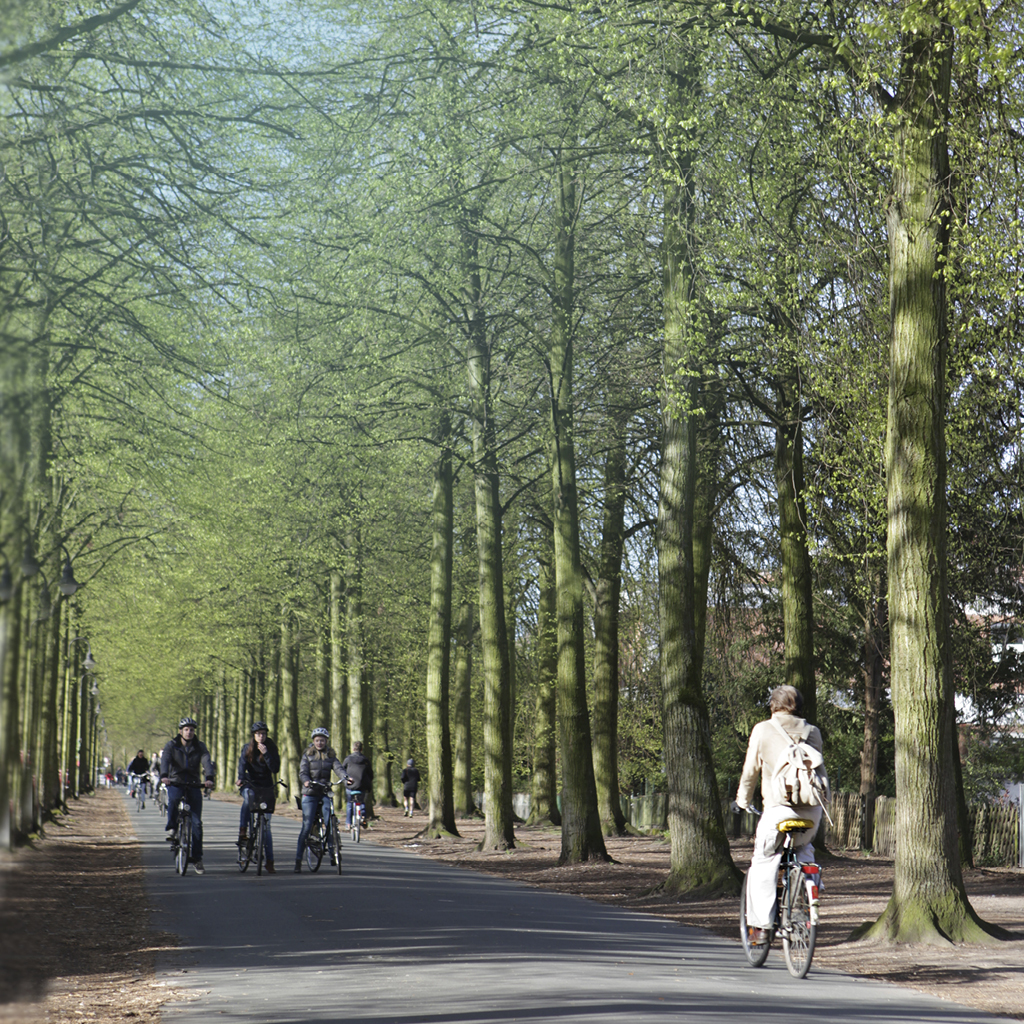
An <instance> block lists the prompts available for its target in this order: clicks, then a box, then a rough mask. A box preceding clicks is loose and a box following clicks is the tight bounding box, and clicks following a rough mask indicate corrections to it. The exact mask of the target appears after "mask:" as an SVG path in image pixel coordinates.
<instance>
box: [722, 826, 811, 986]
mask: <svg viewBox="0 0 1024 1024" xmlns="http://www.w3.org/2000/svg"><path fill="white" fill-rule="evenodd" d="M815 827H816V826H815V823H814V822H813V821H808V820H807V819H805V818H787V819H786V820H785V821H780V822H779V824H778V829H779V831H780V832H781V833H783V835H784V836H785V839H784V840H783V844H782V862H781V864H780V865H779V883H778V893H777V895H776V898H775V913H774V915H773V917H774V923H773V924H772V926H771V928H765V929H757V928H752V927H749V926H748V925H747V879H746V878H744V879H743V892H742V893H741V894H740V938H741V939H742V940H743V952H744V953H745V954H746V957H747V960H748V962H749V963H750V965H751V966H752V967H761V966H762V965H763V964H764V962H765V960H767V959H768V951H769V950H770V949H771V945H772V940H773V939H774V938H775V936H776V935H779V936H781V938H782V952H783V953H784V954H785V957H786V967H787V969H788V970H789V973H790V974H792V975H793V977H794V978H804V977H806V976H807V972H808V971H809V970H810V969H811V958H812V957H813V956H814V941H815V938H816V935H817V930H818V889H819V886H820V885H821V868H820V867H819V866H818V865H817V864H801V863H800V862H799V861H798V860H797V857H796V851H797V848H796V847H795V846H794V845H793V833H794V832H803V831H805V830H806V829H809V828H810V829H812V828H815ZM759 932H760V933H761V934H760V935H759V934H758V933H759Z"/></svg>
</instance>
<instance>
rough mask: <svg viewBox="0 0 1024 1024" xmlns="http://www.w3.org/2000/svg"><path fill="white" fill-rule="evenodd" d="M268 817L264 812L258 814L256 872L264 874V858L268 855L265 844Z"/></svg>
mask: <svg viewBox="0 0 1024 1024" xmlns="http://www.w3.org/2000/svg"><path fill="white" fill-rule="evenodd" d="M266 828H267V819H266V818H264V817H263V815H262V814H257V815H256V874H257V875H262V874H263V858H264V856H265V855H266V854H265V851H264V849H263V844H264V842H265V841H266Z"/></svg>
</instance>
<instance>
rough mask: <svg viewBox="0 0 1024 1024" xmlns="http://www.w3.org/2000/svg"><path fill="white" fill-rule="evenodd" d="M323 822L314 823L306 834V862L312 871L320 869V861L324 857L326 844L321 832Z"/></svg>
mask: <svg viewBox="0 0 1024 1024" xmlns="http://www.w3.org/2000/svg"><path fill="white" fill-rule="evenodd" d="M322 831H323V823H319V824H314V825H313V827H312V828H311V829H310V830H309V835H308V836H306V863H307V864H308V865H309V870H310V871H319V870H320V861H322V860H323V859H324V844H323V837H322V836H321V833H322Z"/></svg>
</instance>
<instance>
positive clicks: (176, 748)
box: [160, 717, 213, 875]
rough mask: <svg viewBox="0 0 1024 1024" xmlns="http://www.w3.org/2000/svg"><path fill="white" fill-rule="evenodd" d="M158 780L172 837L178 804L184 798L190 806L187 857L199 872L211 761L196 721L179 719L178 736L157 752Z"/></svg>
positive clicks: (211, 777) (211, 774) (210, 780)
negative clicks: (189, 835) (189, 836)
mask: <svg viewBox="0 0 1024 1024" xmlns="http://www.w3.org/2000/svg"><path fill="white" fill-rule="evenodd" d="M160 781H161V782H162V783H163V784H164V785H165V786H166V787H167V824H166V825H165V826H164V830H165V831H167V832H171V835H170V836H168V841H170V839H171V838H173V835H174V833H173V829H174V826H175V819H176V818H177V813H178V804H180V803H181V801H182V798H183V797H187V798H188V804H189V807H191V808H192V851H191V854H190V858H191V860H192V863H193V865H194V867H195V869H196V874H197V875H201V874H203V872H204V871H205V870H206V869H205V868H204V867H203V787H204V786H205V787H206V788H207V789H212V788H213V761H212V760H211V759H210V752H209V751H208V750H207V749H206V744H204V743H203V742H202V740H200V739H198V738H197V736H196V720H195V719H194V718H188V717H186V718H183V719H182V720H181V721H180V722H179V723H178V735H177V736H175V737H174V739H172V740H168V741H167V745H166V746H165V747H164V749H163V752H162V753H161V755H160Z"/></svg>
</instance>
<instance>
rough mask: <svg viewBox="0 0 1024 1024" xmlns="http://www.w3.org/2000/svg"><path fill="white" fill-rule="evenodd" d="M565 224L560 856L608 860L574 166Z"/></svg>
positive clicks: (559, 536) (559, 242) (562, 192)
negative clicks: (596, 698)
mask: <svg viewBox="0 0 1024 1024" xmlns="http://www.w3.org/2000/svg"><path fill="white" fill-rule="evenodd" d="M555 180H556V188H557V193H556V196H555V200H556V203H557V207H558V229H557V237H556V240H555V256H554V267H553V271H554V272H553V275H552V276H553V281H552V298H553V309H552V324H551V337H550V345H549V349H548V374H549V378H548V380H549V389H550V390H549V394H550V404H551V444H552V452H551V469H552V498H553V502H552V504H553V519H554V538H555V615H556V621H557V627H558V686H557V689H558V736H559V748H560V750H561V755H562V850H561V854H560V856H559V859H558V862H559V863H560V864H566V863H570V864H573V863H580V862H581V861H585V860H591V859H592V858H598V859H602V860H607V859H608V853H607V851H606V850H605V846H604V835H603V834H602V831H601V816H600V814H599V813H598V809H597V785H596V783H595V781H594V751H593V747H592V745H591V739H590V710H589V708H588V707H587V673H586V660H585V657H584V647H583V567H582V564H581V562H580V533H579V506H578V499H577V494H576V448H575V441H574V439H573V392H572V389H573V337H572V332H573V323H572V321H573V307H574V305H575V278H574V275H575V245H574V237H575V232H574V227H575V220H576V181H575V169H574V168H573V167H572V166H571V165H569V166H566V164H564V163H561V162H560V163H559V166H558V168H557V173H556V179H555Z"/></svg>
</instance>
